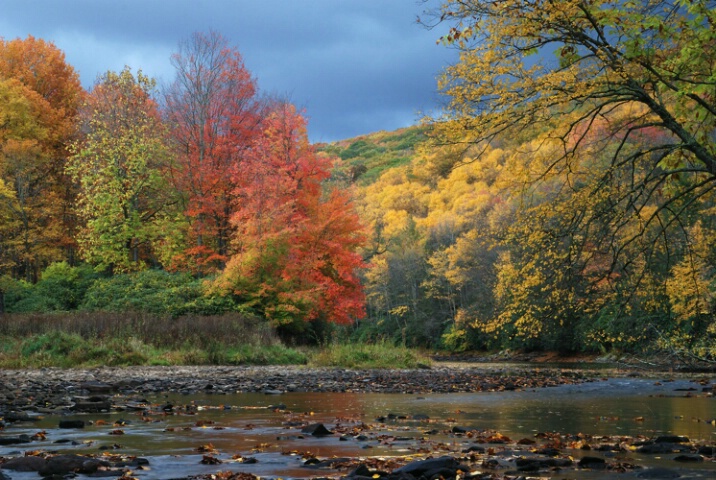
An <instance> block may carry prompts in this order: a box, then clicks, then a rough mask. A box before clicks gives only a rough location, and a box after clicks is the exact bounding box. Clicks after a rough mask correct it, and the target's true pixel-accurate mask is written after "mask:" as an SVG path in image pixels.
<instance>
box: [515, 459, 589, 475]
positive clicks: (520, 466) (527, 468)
mask: <svg viewBox="0 0 716 480" xmlns="http://www.w3.org/2000/svg"><path fill="white" fill-rule="evenodd" d="M602 461H603V460H602ZM572 463H573V462H572V460H570V459H568V458H532V457H520V458H518V459H517V460H515V464H516V465H517V470H519V471H521V472H536V471H538V470H544V469H547V468H555V467H559V468H563V467H569V466H571V465H572ZM590 468H591V467H590Z"/></svg>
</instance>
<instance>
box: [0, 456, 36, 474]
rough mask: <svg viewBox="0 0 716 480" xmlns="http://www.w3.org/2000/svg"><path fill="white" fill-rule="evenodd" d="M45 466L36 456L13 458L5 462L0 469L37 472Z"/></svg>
mask: <svg viewBox="0 0 716 480" xmlns="http://www.w3.org/2000/svg"><path fill="white" fill-rule="evenodd" d="M44 466H45V459H44V458H41V457H36V456H32V455H30V456H27V457H15V458H11V459H10V460H8V461H6V462H5V463H3V464H2V465H0V468H4V469H5V470H13V471H15V472H39V471H40V469H41V468H42V467H44Z"/></svg>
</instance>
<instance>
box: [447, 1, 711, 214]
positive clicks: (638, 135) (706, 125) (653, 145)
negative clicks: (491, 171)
mask: <svg viewBox="0 0 716 480" xmlns="http://www.w3.org/2000/svg"><path fill="white" fill-rule="evenodd" d="M441 18H443V19H445V20H446V21H451V22H452V21H454V22H455V23H454V25H453V28H452V29H451V31H450V33H449V34H448V35H447V36H446V37H444V39H443V40H444V41H445V42H447V43H449V44H451V45H454V46H456V47H458V48H459V49H461V52H462V53H461V58H460V62H459V63H457V64H456V65H453V66H451V67H449V68H448V69H447V70H446V72H445V75H444V76H443V78H442V80H441V88H442V89H443V90H444V91H445V92H446V93H447V94H449V95H450V96H451V97H452V101H451V105H450V112H451V114H450V116H449V118H450V119H451V120H452V121H451V122H447V123H445V124H443V125H441V126H440V127H439V128H440V130H441V133H442V134H443V135H444V136H445V137H444V139H446V140H448V141H450V140H453V141H458V142H468V143H475V142H478V143H479V142H489V141H494V140H495V139H496V138H498V136H500V135H504V134H506V133H507V132H509V131H512V132H514V131H515V130H518V129H523V128H528V129H530V130H532V131H534V130H535V129H544V133H543V137H545V138H553V139H555V140H557V141H558V142H559V144H560V152H559V154H558V155H554V156H553V157H552V159H551V162H549V163H548V164H547V165H546V168H545V171H543V172H537V173H536V175H538V176H537V177H536V178H540V177H539V176H541V175H544V174H545V173H547V172H548V171H559V172H564V173H565V175H566V176H569V175H570V174H571V173H573V172H579V170H580V165H579V159H580V158H581V155H580V154H581V152H582V151H583V150H584V149H588V148H594V147H600V146H603V143H601V144H600V140H601V141H608V143H609V144H610V145H612V146H613V148H612V153H611V158H610V163H609V164H608V165H607V168H604V169H603V171H602V175H601V178H600V179H599V180H600V181H599V182H595V184H594V188H597V189H598V188H600V186H601V185H603V184H607V183H611V181H612V180H613V179H614V177H615V173H616V172H628V171H629V170H630V169H633V167H634V166H637V165H638V164H639V162H644V164H642V165H638V166H639V167H640V168H638V169H634V171H635V172H637V175H635V176H634V177H633V178H631V179H630V180H631V181H632V182H633V183H634V186H633V188H631V189H630V191H629V192H626V193H624V194H623V195H622V197H621V198H616V199H615V202H616V203H619V204H622V205H626V207H627V209H630V210H631V211H632V212H637V213H638V212H639V211H640V209H642V208H643V207H644V206H646V205H648V204H649V203H650V202H653V201H657V200H658V199H656V195H657V194H658V193H660V192H661V191H662V188H664V187H665V186H667V185H669V186H672V187H674V188H673V190H672V192H671V194H670V195H669V196H668V197H664V198H662V199H660V200H661V202H660V203H659V208H658V209H657V210H655V211H654V212H653V214H652V215H651V218H650V219H648V222H658V221H665V218H664V215H665V214H666V216H668V215H669V214H668V213H667V212H668V211H669V210H672V209H673V210H674V212H673V213H675V214H676V216H677V217H678V216H679V214H682V213H684V212H685V211H687V210H688V208H689V205H690V202H687V205H686V206H683V207H676V206H675V205H676V204H677V203H678V201H679V199H681V198H684V197H685V196H688V197H690V198H693V197H694V196H698V195H700V194H705V193H707V192H709V191H710V190H711V189H713V187H714V184H715V183H716V182H715V181H716V146H715V144H714V137H713V135H714V128H716V104H715V103H714V98H716V77H715V73H714V72H715V70H714V69H715V68H716V65H715V64H714V58H715V55H714V51H715V49H716V29H715V28H714V25H716V3H714V2H713V1H707V0H697V1H676V2H672V1H668V0H649V1H643V2H632V1H628V2H615V1H608V0H598V1H590V2H586V1H583V0H570V1H565V2H553V1H551V0H530V1H523V0H499V1H497V0H494V1H492V0H490V1H476V0H473V1H448V2H446V3H445V4H444V6H443V10H442V17H441ZM550 52H554V54H555V55H556V58H551V59H550V58H549V53H550ZM458 132H460V133H458ZM462 132H465V134H466V135H467V137H465V136H463V133H462ZM653 132H656V133H658V136H656V137H654V136H653ZM649 136H651V137H652V138H653V139H655V140H656V141H655V142H652V141H645V140H649V139H647V138H646V137H649ZM458 137H459V138H458ZM595 137H598V138H595ZM685 177H688V181H686V182H685V183H683V184H682V183H679V182H678V181H676V180H679V179H684V178H685ZM666 224H667V225H668V222H667V223H666ZM672 224H673V220H672Z"/></svg>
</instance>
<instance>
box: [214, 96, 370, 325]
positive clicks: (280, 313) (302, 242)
mask: <svg viewBox="0 0 716 480" xmlns="http://www.w3.org/2000/svg"><path fill="white" fill-rule="evenodd" d="M329 168H330V161H329V159H328V158H327V157H321V156H319V155H317V154H316V152H315V150H314V148H313V147H311V146H310V145H309V143H308V139H307V136H306V124H305V120H304V118H303V117H302V116H301V115H300V114H299V113H297V112H296V110H295V108H294V107H293V106H292V105H289V104H285V103H284V104H278V105H276V106H275V107H274V111H273V112H272V113H271V114H270V115H269V116H268V117H267V118H266V120H265V124H264V130H263V133H262V136H261V137H260V138H259V139H257V140H256V141H255V142H254V143H253V145H252V147H251V150H250V156H247V158H246V159H245V162H244V163H242V164H241V168H240V169H237V170H236V175H237V178H236V180H235V181H236V184H237V190H236V195H237V198H238V199H239V202H238V205H239V207H238V208H237V210H236V211H235V212H234V214H233V215H232V217H231V221H232V223H233V225H235V227H236V229H237V231H236V235H235V237H234V240H233V241H234V246H235V250H236V253H235V254H234V255H232V257H231V258H230V260H229V262H228V264H227V266H226V269H225V270H224V271H223V272H222V274H221V276H220V278H219V279H218V282H217V285H218V287H219V288H220V289H221V290H222V291H224V292H229V293H231V294H232V295H234V296H236V297H237V298H238V299H240V301H242V302H243V303H244V304H245V305H247V306H251V307H253V308H254V309H256V310H257V311H259V312H260V313H262V314H264V315H265V316H266V317H267V318H268V319H269V320H270V321H272V322H273V323H274V324H275V325H279V326H283V327H284V328H288V329H289V330H290V329H292V328H293V329H296V330H299V331H300V329H301V328H302V327H303V325H305V322H307V321H314V320H326V321H330V322H335V323H350V322H352V321H353V320H354V319H355V318H361V317H362V316H363V315H364V298H363V291H362V288H361V285H360V282H359V280H358V276H357V273H358V270H359V269H361V268H363V267H364V264H363V260H362V258H361V256H360V255H359V254H358V253H357V249H358V248H359V247H360V246H361V245H362V244H363V241H364V237H363V231H362V227H361V225H360V222H359V221H358V216H357V214H356V213H355V210H354V208H353V205H352V203H351V200H350V197H349V196H348V195H347V194H346V193H345V192H341V191H338V190H333V191H330V192H323V189H322V182H323V181H325V180H326V179H327V178H328V177H329Z"/></svg>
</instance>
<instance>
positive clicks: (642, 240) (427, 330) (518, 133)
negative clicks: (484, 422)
mask: <svg viewBox="0 0 716 480" xmlns="http://www.w3.org/2000/svg"><path fill="white" fill-rule="evenodd" d="M436 21H438V22H440V21H442V22H447V23H450V29H449V33H448V34H447V35H445V37H443V38H442V41H443V42H444V43H445V44H448V45H450V46H452V47H454V48H456V49H458V50H460V53H461V55H460V60H459V61H458V62H457V63H456V64H454V65H451V66H450V67H448V68H447V69H446V71H445V72H444V74H443V75H442V76H441V78H440V80H439V86H440V88H441V89H442V90H443V92H444V93H446V94H447V95H448V96H449V97H450V104H449V105H448V107H447V109H446V111H445V113H444V115H443V116H441V117H439V118H437V119H433V120H432V121H431V122H430V125H431V127H432V129H431V131H430V132H429V136H430V141H429V143H428V144H427V146H426V147H425V150H424V151H423V152H422V153H420V154H419V155H418V156H417V158H415V159H414V160H413V161H412V162H411V163H410V164H409V165H407V166H403V167H400V168H396V169H391V170H389V171H387V172H385V173H384V174H383V175H382V176H381V177H380V178H379V179H378V181H377V182H376V183H375V184H372V185H367V186H365V187H364V188H363V189H362V191H361V193H360V198H361V200H360V204H361V206H360V211H361V216H362V218H363V219H364V221H365V222H366V223H367V224H368V225H369V226H370V228H371V246H370V247H369V250H368V251H369V259H368V262H369V264H370V268H369V269H368V270H367V271H366V273H365V287H366V295H367V304H368V318H369V319H370V321H364V322H363V323H362V327H361V329H360V330H361V331H362V332H363V333H364V334H365V335H366V336H367V337H375V336H382V335H388V336H390V337H392V338H395V339H397V340H398V341H404V342H408V343H412V344H416V345H425V344H427V345H433V346H438V345H443V346H446V347H448V348H450V349H453V350H466V349H481V348H516V349H559V350H579V349H587V350H592V351H610V350H622V351H635V350H645V349H660V350H662V351H667V352H672V353H677V354H681V355H688V356H691V357H696V358H700V359H708V360H713V359H714V358H716V296H715V293H716V268H715V267H716V250H715V249H714V244H715V243H714V239H716V217H715V216H714V215H715V214H716V209H714V205H716V203H715V201H716V198H715V197H714V187H715V186H716V103H714V99H716V77H715V76H714V58H716V52H715V50H714V48H715V47H716V33H715V32H716V30H714V29H713V25H714V24H715V23H716V5H715V4H714V2H713V1H708V0H698V1H692V2H676V3H673V2H665V1H661V0H657V1H654V2H626V3H620V2H618V3H614V2H609V1H595V2H548V1H541V0H537V1H534V2H522V1H518V0H514V1H512V0H507V1H500V2H490V1H485V2H460V1H451V0H447V1H445V2H443V6H442V8H441V11H440V12H439V14H438V15H437V18H436ZM356 147H360V148H361V149H363V150H365V145H356ZM345 152H347V150H346V151H344V152H343V155H345ZM340 154H341V152H339V155H340Z"/></svg>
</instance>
